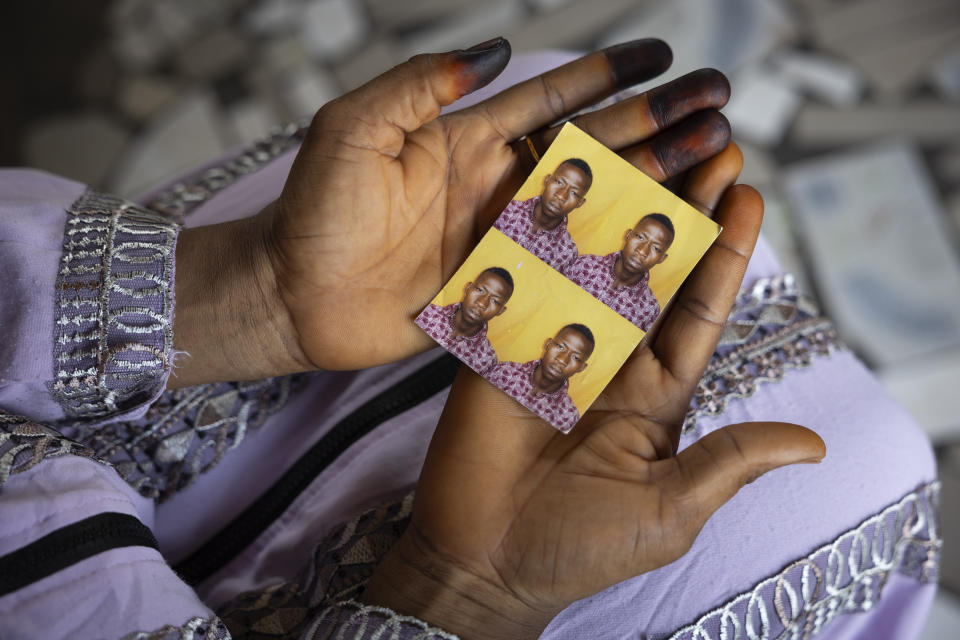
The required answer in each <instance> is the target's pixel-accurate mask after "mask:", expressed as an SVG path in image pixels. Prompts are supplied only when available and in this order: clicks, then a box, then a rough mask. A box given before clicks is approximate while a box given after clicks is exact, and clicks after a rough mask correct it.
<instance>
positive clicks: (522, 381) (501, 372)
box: [487, 359, 580, 433]
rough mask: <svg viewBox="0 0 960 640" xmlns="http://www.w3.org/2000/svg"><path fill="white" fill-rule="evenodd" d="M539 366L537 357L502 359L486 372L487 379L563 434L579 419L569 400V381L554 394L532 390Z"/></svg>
mask: <svg viewBox="0 0 960 640" xmlns="http://www.w3.org/2000/svg"><path fill="white" fill-rule="evenodd" d="M539 365H540V360H539V359H538V360H531V361H530V362H525V363H523V364H520V363H519V362H501V363H500V364H498V365H497V366H496V367H494V369H493V371H491V372H490V373H489V375H487V380H489V381H490V382H492V383H493V384H494V385H496V386H497V387H499V388H500V389H502V390H503V391H506V392H507V393H509V394H510V395H511V396H513V398H514V399H515V400H517V401H518V402H519V403H520V404H522V405H523V406H525V407H526V408H527V409H530V410H531V411H533V412H534V413H535V414H537V415H538V416H540V417H541V418H543V419H544V420H546V421H547V422H549V423H550V424H552V425H553V426H555V427H556V428H558V429H560V430H561V431H563V432H564V433H567V432H568V431H570V429H572V428H573V425H575V424H576V423H577V420H579V419H580V412H579V411H578V410H577V406H576V405H575V404H573V400H571V399H570V394H568V393H567V389H568V388H569V387H570V383H569V381H568V382H564V383H563V386H562V387H560V388H559V389H557V390H556V391H554V392H553V393H537V392H536V391H534V390H533V372H534V371H535V370H536V368H537V367H538V366H539Z"/></svg>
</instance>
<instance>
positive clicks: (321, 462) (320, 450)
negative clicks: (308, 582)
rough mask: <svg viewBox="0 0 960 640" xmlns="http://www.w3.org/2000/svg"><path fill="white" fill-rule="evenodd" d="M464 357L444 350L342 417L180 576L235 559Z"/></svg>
mask: <svg viewBox="0 0 960 640" xmlns="http://www.w3.org/2000/svg"><path fill="white" fill-rule="evenodd" d="M459 367H460V361H459V360H457V359H456V358H455V357H453V356H452V355H450V354H444V355H442V356H440V357H439V358H437V359H436V360H433V361H432V362H430V363H428V364H426V365H424V366H423V367H421V368H420V369H418V370H416V371H415V372H413V373H411V374H410V375H409V376H407V377H406V378H404V379H403V380H401V381H400V382H398V383H396V384H395V385H393V386H392V387H390V388H389V389H387V390H386V391H383V392H381V393H380V394H379V395H377V396H375V397H374V398H372V399H370V400H368V401H367V402H366V403H364V404H363V405H361V406H360V407H359V408H357V409H356V410H354V411H353V412H352V413H351V414H350V415H348V416H346V417H345V418H343V420H341V421H340V422H338V423H337V424H336V425H334V427H333V428H332V429H330V431H328V432H327V433H326V434H325V435H324V436H323V437H322V438H320V440H319V441H318V442H317V443H316V444H314V445H313V446H312V447H310V449H309V450H308V451H307V452H306V453H304V454H303V455H302V456H300V458H299V459H298V460H297V461H296V462H295V463H294V464H293V466H292V467H290V469H288V470H287V472H286V473H284V474H283V476H281V477H280V479H278V480H277V481H276V482H275V483H274V484H273V486H271V487H270V488H269V489H267V491H266V492H265V493H264V494H262V495H261V496H260V497H259V498H257V500H256V501H254V502H253V504H251V505H250V506H249V507H247V508H246V509H245V510H244V511H243V512H241V513H240V515H238V516H237V517H236V518H234V519H233V520H232V521H231V522H230V523H229V524H227V525H226V526H225V527H224V528H223V529H221V531H220V532H219V533H217V534H216V535H215V536H213V538H211V539H210V540H208V541H207V542H206V543H204V544H203V546H201V547H200V548H199V549H197V550H196V551H194V552H193V553H191V554H190V555H189V556H188V557H186V558H185V559H183V560H182V561H181V562H180V563H179V564H177V565H175V566H174V568H173V569H174V571H176V572H177V573H178V574H179V575H180V577H181V578H183V579H184V580H185V581H186V582H187V583H188V584H190V585H197V584H199V583H200V582H202V581H203V580H205V579H206V578H209V577H210V576H211V575H213V573H214V572H216V571H217V570H219V569H220V568H221V567H223V566H224V565H226V564H227V563H228V562H230V561H231V560H233V558H235V557H236V556H237V555H238V554H239V553H240V552H241V551H243V550H244V549H245V548H246V547H247V546H248V545H249V544H250V543H252V542H253V541H254V540H256V539H257V537H258V536H259V535H260V534H261V533H263V532H264V531H265V530H266V528H267V527H269V526H270V525H271V524H273V521H274V520H276V519H277V518H279V517H280V515H282V514H283V512H284V511H286V509H287V507H289V506H290V505H291V504H292V503H293V501H294V500H295V499H296V498H297V496H299V495H300V494H301V493H302V492H303V491H304V490H305V489H306V488H307V487H308V486H309V485H310V483H311V482H313V479H314V478H316V477H317V476H318V475H319V474H320V472H321V471H323V470H324V469H326V468H327V466H328V465H329V464H330V463H332V462H333V461H334V460H336V459H337V458H338V457H339V456H340V454H341V453H343V452H344V451H346V450H347V449H348V448H349V447H350V445H352V444H353V443H355V442H356V441H357V440H359V439H360V438H362V437H363V436H365V435H366V434H368V433H370V432H371V431H373V430H374V429H375V428H377V427H378V426H379V425H381V424H383V423H384V422H386V421H387V420H390V419H391V418H393V417H395V416H398V415H400V414H401V413H403V412H404V411H407V410H408V409H411V408H413V407H415V406H417V405H418V404H420V403H421V402H424V401H426V400H427V399H428V398H430V397H431V396H433V395H434V394H436V393H438V392H440V391H441V390H443V389H445V388H446V387H448V386H450V383H451V382H453V378H454V376H455V375H456V373H457V369H459Z"/></svg>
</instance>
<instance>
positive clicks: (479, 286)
mask: <svg viewBox="0 0 960 640" xmlns="http://www.w3.org/2000/svg"><path fill="white" fill-rule="evenodd" d="M512 294H513V287H511V286H510V285H509V284H508V283H507V282H506V281H505V280H504V279H503V278H502V277H500V276H498V275H497V274H496V273H493V272H492V271H485V272H484V273H481V274H480V275H479V276H478V277H477V278H475V279H474V281H473V282H468V283H467V286H466V287H464V290H463V300H462V301H461V302H460V314H461V315H462V316H463V319H464V320H466V321H467V322H468V323H470V324H472V325H480V324H486V323H487V322H489V321H490V320H492V319H493V318H495V317H497V316H498V315H500V314H501V313H503V312H504V311H506V310H507V307H506V304H507V300H509V299H510V296H511V295H512Z"/></svg>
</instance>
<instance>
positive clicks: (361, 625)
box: [303, 600, 459, 640]
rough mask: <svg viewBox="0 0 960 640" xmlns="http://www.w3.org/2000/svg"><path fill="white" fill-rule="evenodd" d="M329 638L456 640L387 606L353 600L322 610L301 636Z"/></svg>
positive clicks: (345, 639) (457, 639) (457, 637)
mask: <svg viewBox="0 0 960 640" xmlns="http://www.w3.org/2000/svg"><path fill="white" fill-rule="evenodd" d="M334 633H336V635H334ZM330 637H337V638H344V640H367V639H368V638H369V639H373V638H394V639H395V640H459V636H455V635H453V634H450V633H447V632H446V631H443V630H442V629H437V628H436V627H431V626H430V625H429V624H427V623H426V622H423V621H422V620H418V619H417V618H414V617H411V616H402V615H400V614H398V613H396V612H394V611H392V610H390V609H387V608H386V607H376V606H371V605H363V604H360V603H359V602H356V601H354V600H347V601H345V602H338V603H337V604H335V605H333V606H331V607H328V608H327V609H325V610H324V611H323V612H322V613H321V614H320V616H319V617H318V618H317V620H316V621H315V622H314V623H313V625H311V627H310V629H309V630H308V631H307V633H305V634H304V635H303V638H304V639H305V640H306V639H308V638H309V639H311V640H312V639H313V638H330Z"/></svg>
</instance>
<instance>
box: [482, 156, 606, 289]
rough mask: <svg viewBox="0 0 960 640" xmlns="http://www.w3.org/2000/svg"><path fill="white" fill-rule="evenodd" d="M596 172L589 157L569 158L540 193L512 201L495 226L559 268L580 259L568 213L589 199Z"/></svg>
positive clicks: (561, 269)
mask: <svg viewBox="0 0 960 640" xmlns="http://www.w3.org/2000/svg"><path fill="white" fill-rule="evenodd" d="M592 183H593V171H591V169H590V165H589V164H587V162H586V161H585V160H581V159H580V158H567V159H566V160H564V161H563V162H561V163H560V164H559V165H557V167H556V168H555V169H554V170H553V172H552V173H548V174H547V175H546V176H545V177H544V179H543V190H542V191H541V193H540V195H538V196H535V197H533V198H529V199H527V200H512V201H511V202H510V204H508V205H507V206H506V208H505V209H504V210H503V213H501V214H500V215H499V217H497V219H496V221H495V222H494V224H493V228H494V229H497V230H498V231H501V232H503V233H504V234H505V235H507V236H508V237H510V238H511V239H513V241H514V242H516V243H517V244H519V245H520V246H521V247H523V248H524V249H526V250H527V251H529V252H530V253H532V254H533V255H535V256H537V257H538V258H540V259H541V260H543V261H544V262H546V263H547V264H548V265H550V266H551V267H553V268H554V269H556V270H558V271H563V270H564V269H565V268H566V267H568V266H569V265H570V264H572V263H573V261H574V260H576V258H577V254H578V252H577V244H576V243H575V242H574V241H573V238H572V237H571V236H570V233H569V232H568V231H567V216H569V215H570V213H572V212H573V211H574V210H575V209H577V208H579V207H581V206H583V203H584V202H586V195H587V191H589V190H590V185H591V184H592Z"/></svg>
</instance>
